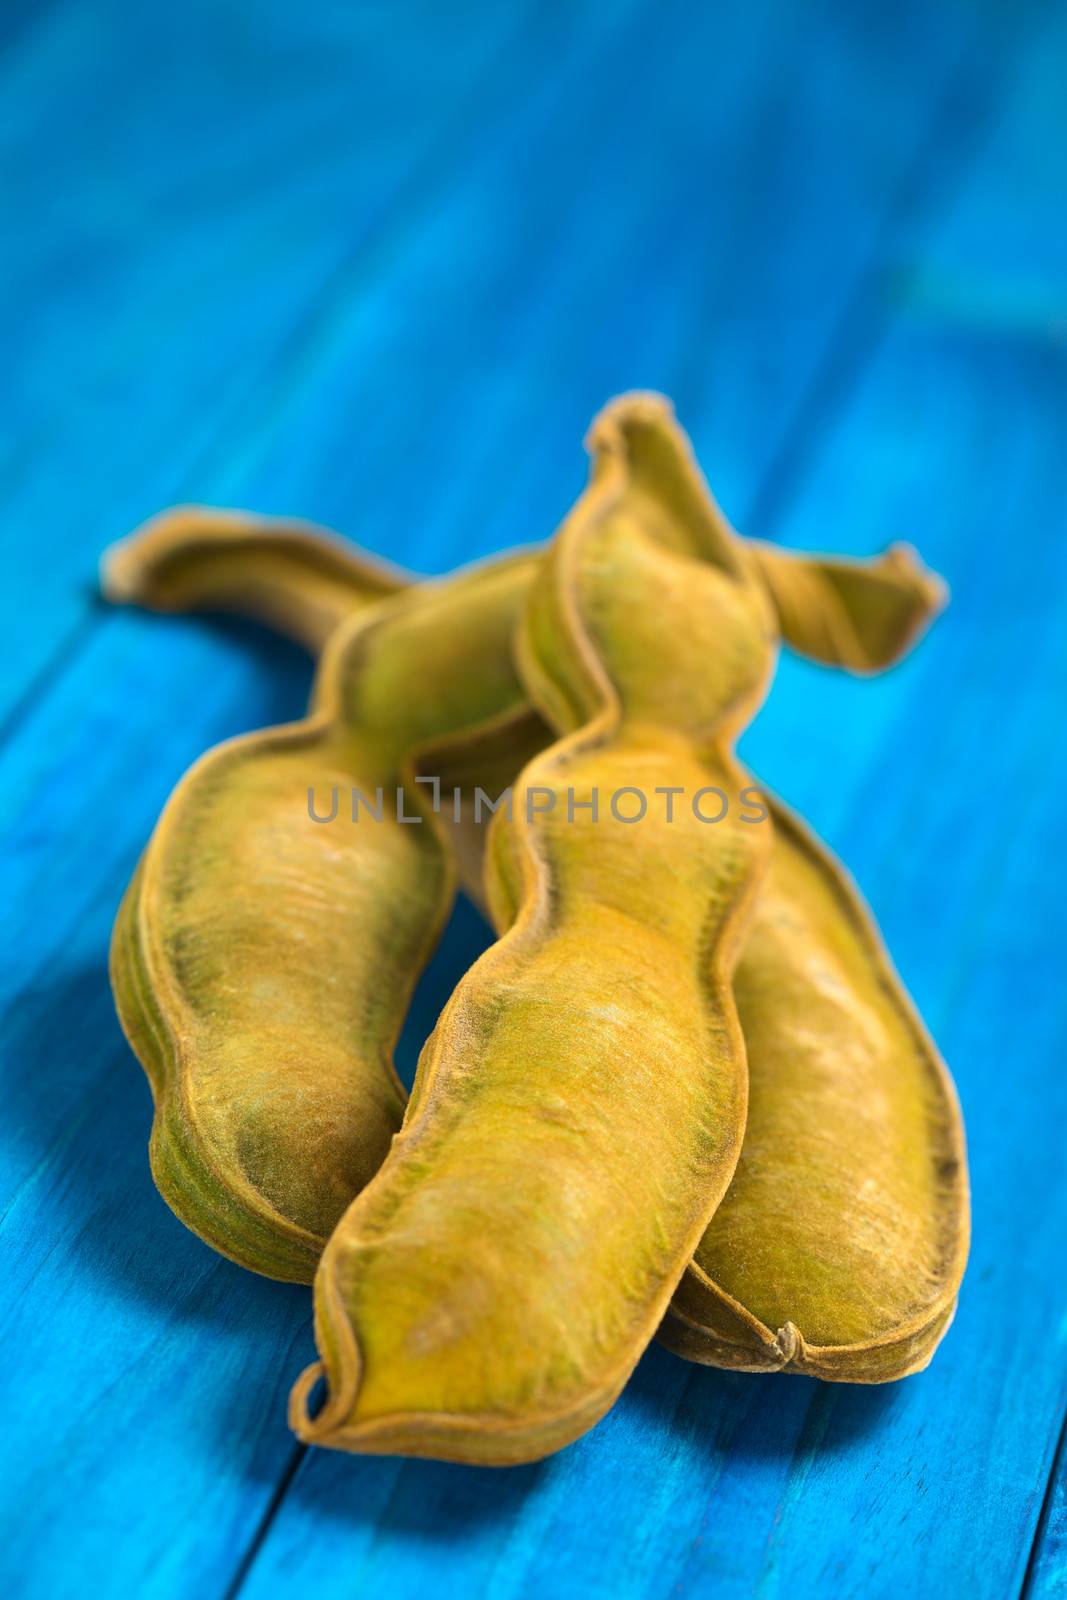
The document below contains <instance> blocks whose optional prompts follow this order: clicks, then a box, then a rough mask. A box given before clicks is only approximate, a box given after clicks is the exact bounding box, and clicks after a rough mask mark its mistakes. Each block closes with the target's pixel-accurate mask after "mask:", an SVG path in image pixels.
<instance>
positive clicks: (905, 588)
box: [749, 540, 948, 673]
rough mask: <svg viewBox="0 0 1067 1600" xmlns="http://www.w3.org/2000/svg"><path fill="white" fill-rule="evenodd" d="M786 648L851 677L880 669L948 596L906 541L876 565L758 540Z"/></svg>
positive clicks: (755, 552) (763, 573)
mask: <svg viewBox="0 0 1067 1600" xmlns="http://www.w3.org/2000/svg"><path fill="white" fill-rule="evenodd" d="M749 548H750V550H751V551H752V553H753V555H754V556H755V558H756V564H757V565H758V567H759V570H760V575H761V577H762V578H763V581H764V583H765V584H766V585H767V588H768V589H769V591H770V594H771V598H772V600H773V601H774V605H775V609H776V611H777V613H778V624H779V627H780V628H781V631H782V637H783V639H784V640H785V642H786V644H788V645H790V646H791V647H792V648H793V649H794V650H796V651H798V652H799V654H800V655H804V656H811V657H812V658H813V659H814V660H815V661H821V662H823V663H824V664H825V665H826V666H831V667H845V668H847V669H848V671H850V672H860V673H870V672H883V671H884V670H885V668H886V667H889V666H892V664H893V662H894V661H898V660H899V659H900V657H901V656H902V655H904V654H906V652H907V651H908V650H910V649H911V647H912V645H913V644H915V643H916V641H917V640H918V638H919V637H920V635H921V634H922V632H923V631H924V629H925V628H926V627H928V626H929V624H930V623H931V622H932V621H933V619H934V617H935V616H936V615H937V613H938V612H939V611H940V610H941V609H942V607H943V606H944V604H945V601H946V599H947V597H948V591H947V589H946V588H945V585H944V584H943V583H942V581H941V579H940V578H938V577H937V576H936V574H934V573H932V572H928V571H927V570H926V568H925V567H924V566H923V565H922V563H921V562H920V560H919V558H918V556H917V555H916V553H915V551H914V550H913V549H912V547H911V545H909V544H894V545H890V547H889V549H888V550H886V551H885V552H884V553H883V554H882V555H881V556H877V557H876V558H875V559H874V560H873V561H853V560H849V559H847V558H846V557H843V556H813V555H801V554H797V553H795V552H793V551H791V550H783V549H781V548H779V547H777V546H775V545H770V544H762V543H760V542H759V541H758V540H753V541H752V542H751V544H750V545H749Z"/></svg>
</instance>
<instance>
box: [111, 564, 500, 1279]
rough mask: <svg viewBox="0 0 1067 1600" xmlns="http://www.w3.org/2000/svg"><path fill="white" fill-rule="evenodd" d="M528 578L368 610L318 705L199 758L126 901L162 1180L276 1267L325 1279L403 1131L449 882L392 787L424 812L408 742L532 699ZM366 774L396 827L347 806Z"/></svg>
mask: <svg viewBox="0 0 1067 1600" xmlns="http://www.w3.org/2000/svg"><path fill="white" fill-rule="evenodd" d="M528 583H529V577H528V572H527V570H526V568H525V564H524V563H523V562H521V561H516V562H513V563H511V564H510V565H507V564H503V565H502V564H499V563H497V564H495V565H494V566H493V567H492V568H489V569H483V570H481V571H474V572H471V573H469V574H467V575H464V576H461V577H459V578H454V579H452V580H450V581H448V582H446V583H443V584H439V585H426V586H424V587H422V588H419V589H418V590H414V591H412V592H411V593H410V594H406V595H401V596H399V597H397V598H396V599H394V600H390V601H386V602H383V603H382V604H380V605H379V606H377V607H375V608H373V609H371V610H369V611H368V612H367V613H365V615H363V616H357V617H356V618H354V619H353V621H352V622H351V623H350V624H349V625H348V627H347V628H346V629H345V630H343V632H342V633H341V634H340V635H338V636H335V638H334V639H333V641H332V643H331V646H330V648H329V650H328V651H327V653H326V656H325V658H324V660H323V662H322V665H321V669H320V674H319V681H318V693H317V703H316V709H315V710H314V712H313V714H312V715H311V716H310V717H309V718H307V719H306V720H305V721H304V722H302V723H297V724H294V725H293V726H291V727H287V728H280V729H275V730H272V731H270V732H267V733H261V734H253V735H251V736H249V737H246V738H242V739H237V740H234V741H232V742H231V743H229V744H226V745H222V746H220V747H219V748H218V749H216V750H214V751H212V752H210V753H209V754H208V755H207V756H205V757H204V758H203V759H202V760H201V761H199V762H198V763H197V764H196V765H195V766H194V767H193V768H192V769H191V770H190V772H189V773H188V774H187V775H186V777H185V778H184V779H183V780H182V782H181V783H180V784H179V785H178V787H177V789H176V790H175V792H174V794H173V795H172V797H171V799H170V801H169V802H168V804H167V806H166V809H165V810H164V812H163V815H162V817H161V818H160V821H159V824H158V826H157V828H156V830H155V832H154V834H153V836H152V839H151V840H150V842H149V844H148V847H147V849H146V850H145V853H144V857H143V859H142V861H141V864H140V867H139V868H138V871H137V874H136V877H135V879H134V881H133V883H132V884H131V886H130V889H129V891H128V893H127V896H126V899H125V901H124V902H123V906H122V909H121V912H120V915H119V918H118V920H117V923H116V927H115V934H114V938H113V942H112V982H113V986H114V990H115V997H116V1003H117V1006H118V1010H119V1015H120V1018H121V1020H122V1022H123V1025H124V1027H125V1030H126V1032H127V1036H128V1037H129V1040H130V1043H131V1044H132V1046H133V1048H134V1050H135V1052H136V1053H137V1054H138V1056H139V1057H140V1059H141V1061H142V1063H143V1065H144V1067H145V1069H146V1071H147V1073H148V1076H149V1079H150V1081H151V1084H152V1088H153V1091H154V1097H155V1101H156V1116H155V1121H154V1124H153V1130H152V1139H151V1147H150V1148H151V1158H152V1169H153V1174H154V1176H155V1179H156V1182H157V1184H158V1186H159V1188H160V1190H161V1192H162V1193H163V1195H164V1197H165V1199H166V1200H167V1201H168V1203H169V1204H170V1205H171V1207H172V1208H173V1209H174V1211H175V1212H177V1214H178V1216H180V1217H181V1219H182V1220H183V1221H184V1222H186V1223H187V1224H188V1225H189V1226H190V1227H191V1228H193V1229H194V1230H195V1231H196V1232H197V1233H199V1234H200V1235H201V1236H202V1237H203V1238H204V1239H206V1240H207V1241H208V1243H210V1244H212V1245H214V1247H215V1248H216V1249H218V1250H220V1251H221V1252H222V1253H223V1254H224V1255H228V1256H231V1257H232V1258H233V1259H234V1260H236V1261H238V1262H240V1263H242V1264H243V1265H245V1266H249V1267H252V1268H254V1269H255V1270H257V1271H259V1272H263V1273H266V1274H267V1275H268V1276H271V1277H278V1278H290V1279H297V1280H301V1281H309V1280H310V1278H311V1276H312V1274H313V1271H314V1268H315V1263H316V1261H317V1259H318V1256H319V1252H320V1250H321V1248H322V1243H323V1241H324V1239H325V1237H326V1236H327V1235H328V1234H329V1232H330V1230H331V1228H332V1227H333V1224H334V1223H335V1221H336V1220H337V1218H338V1216H339V1215H340V1214H341V1212H342V1211H343V1210H344V1208H345V1206H346V1205H347V1203H348V1202H349V1200H350V1199H351V1198H352V1196H353V1195H354V1194H355V1193H356V1192H357V1191H358V1190H359V1189H360V1188H361V1187H362V1186H363V1184H364V1183H366V1182H367V1180H368V1179H369V1178H370V1177H371V1175H372V1174H373V1173H374V1171H375V1170H376V1169H377V1167H378V1165H379V1164H380V1162H381V1161H382V1159H383V1157H384V1155H385V1153H386V1150H387V1149H388V1146H389V1141H390V1139H391V1138H392V1135H393V1133H394V1131H395V1129H396V1128H397V1127H398V1126H399V1123H400V1119H401V1115H402V1112H403V1104H404V1094H403V1090H402V1088H401V1086H400V1084H399V1082H398V1080H397V1078H396V1074H395V1072H394V1071H393V1068H392V1059H391V1057H392V1049H393V1046H394V1043H395V1040H396V1037H397V1035H398V1033H399V1030H400V1027H401V1024H402V1022H403V1018H404V1014H405V1011H406V1008H407V1003H408V999H409V996H410V992H411V989H412V987H413V985H414V983H415V980H416V978H417V976H418V973H419V971H420V969H421V967H422V966H423V964H424V963H425V961H426V960H427V959H428V957H429V954H430V951H431V950H432V947H433V944H434V942H435V940H436V938H437V935H438V932H439V929H440V927H441V924H442V922H443V919H444V917H445V915H446V914H447V911H448V907H449V904H450V902H451V898H452V893H453V882H452V869H451V867H450V864H449V859H448V855H447V852H446V850H445V847H444V844H443V842H442V837H441V835H439V834H438V833H437V831H436V830H435V829H434V828H433V827H431V826H428V825H426V824H425V823H424V822H423V821H422V820H418V821H413V822H409V823H404V822H401V821H398V820H397V814H398V813H397V809H396V802H397V799H398V796H397V790H398V788H399V789H400V791H401V794H400V798H401V799H402V803H403V807H404V810H405V812H406V814H407V815H408V816H410V817H414V818H418V817H420V813H419V811H418V810H417V809H416V808H417V807H418V805H419V804H420V794H421V791H417V790H416V788H415V786H414V785H413V783H412V782H411V778H412V772H411V769H410V767H409V766H408V760H409V756H410V754H411V752H412V751H417V750H418V747H419V746H420V744H422V743H423V742H424V741H425V740H426V739H427V738H430V737H432V738H434V739H440V738H441V737H442V735H443V734H444V733H446V732H447V730H448V729H449V728H451V727H461V728H464V729H469V728H476V727H477V725H478V724H479V723H480V722H482V721H487V720H490V719H494V718H498V717H499V716H500V715H501V714H502V713H504V714H506V712H507V708H508V704H509V699H510V700H511V701H512V702H514V704H515V708H516V709H517V708H519V707H520V706H521V691H520V689H519V685H518V682H517V680H516V677H515V673H514V669H513V668H512V666H511V662H510V657H509V652H508V648H507V641H508V639H509V637H510V635H511V632H512V631H513V628H514V626H515V622H516V618H517V615H518V612H519V609H520V606H521V604H522V601H523V597H524V595H525V592H526V590H527V588H528ZM353 788H356V789H358V790H359V791H361V793H362V795H363V796H364V797H365V799H366V801H367V802H368V803H369V805H370V806H372V807H373V806H376V805H377V806H378V807H379V808H380V814H381V817H382V820H381V821H375V820H373V819H372V817H371V816H370V815H368V814H367V812H366V810H364V811H363V813H362V819H361V820H360V821H359V822H358V823H353V822H352V821H351V820H349V818H350V812H349V809H348V808H349V802H350V795H351V791H352V789H353ZM309 791H310V794H311V795H312V796H313V797H314V804H315V807H316V814H317V815H318V816H319V817H328V816H329V815H330V812H331V809H334V808H335V809H336V819H335V820H334V821H333V822H331V823H329V824H328V825H327V824H325V823H316V822H315V821H313V820H312V819H311V816H310V815H309V804H310V799H309ZM331 797H332V805H331ZM383 957H384V959H383Z"/></svg>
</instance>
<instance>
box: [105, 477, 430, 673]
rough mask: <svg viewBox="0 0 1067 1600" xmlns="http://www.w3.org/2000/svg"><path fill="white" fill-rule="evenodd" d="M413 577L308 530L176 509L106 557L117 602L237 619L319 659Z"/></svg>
mask: <svg viewBox="0 0 1067 1600" xmlns="http://www.w3.org/2000/svg"><path fill="white" fill-rule="evenodd" d="M411 581H412V580H411V578H410V577H409V575H408V574H406V573H402V572H400V571H398V570H397V569H396V568H394V567H390V566H389V565H388V564H387V563H385V562H383V561H377V560H375V559H373V558H372V557H371V556H368V555H365V554H364V553H363V552H362V551H358V550H356V549H355V547H354V546H352V545H349V544H346V543H345V541H344V540H342V539H340V538H338V537H337V535H336V534H332V533H330V532H328V531H327V530H326V529H325V528H319V527H316V526H315V524H314V523H310V522H295V521H288V520H286V519H284V518H282V517H252V516H248V515H246V514H245V513H244V512H241V511H223V510H219V509H216V508H215V507H212V506H175V507H173V508H172V509H171V510H170V511H164V512H163V513H162V514H161V515H160V516H158V517H153V518H152V519H151V520H150V521H149V522H146V523H144V524H142V526H141V527H140V528H137V529H135V530H134V532H133V533H131V534H130V535H129V537H128V538H126V539H122V540H120V542H119V543H118V544H114V545H112V546H111V548H110V549H109V550H106V551H105V552H104V555H103V558H102V560H101V563H100V584H101V588H102V590H103V592H104V594H105V595H106V596H107V597H108V599H109V600H115V601H119V602H130V601H132V602H135V603H136V604H137V605H142V606H146V607H147V608H148V609H149V610H151V611H238V612H241V613H242V614H243V615H245V616H251V617H255V618H256V619H257V620H259V621H262V622H267V623H269V624H270V625H271V626H273V627H275V628H277V629H278V630H279V631H280V632H281V633H284V634H287V635H289V636H290V637H291V638H295V639H296V640H298V641H299V643H301V644H303V645H306V646H307V648H308V649H310V650H314V651H317V650H319V649H320V648H321V647H322V646H323V645H324V644H325V643H326V640H327V639H328V638H329V636H330V634H331V633H333V632H334V630H335V629H336V628H337V627H338V626H339V624H340V623H342V622H343V621H345V619H346V618H347V617H349V616H350V615H351V614H352V612H353V611H356V610H359V609H361V608H362V607H363V606H366V605H368V604H370V603H371V602H373V601H375V600H381V599H384V598H385V597H386V596H388V595H391V594H396V593H398V592H399V591H400V590H401V589H403V588H405V587H407V585H408V584H409V583H410V582H411Z"/></svg>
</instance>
